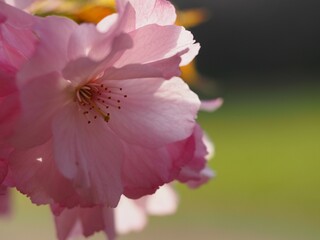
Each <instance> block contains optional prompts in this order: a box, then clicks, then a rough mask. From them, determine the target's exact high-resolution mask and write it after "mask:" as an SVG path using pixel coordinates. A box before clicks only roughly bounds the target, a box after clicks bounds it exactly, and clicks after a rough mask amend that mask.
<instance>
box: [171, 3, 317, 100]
mask: <svg viewBox="0 0 320 240" xmlns="http://www.w3.org/2000/svg"><path fill="white" fill-rule="evenodd" d="M174 2H175V3H176V5H177V6H178V7H179V8H180V9H185V8H194V7H200V8H205V9H207V10H208V12H209V13H210V15H211V17H210V19H209V20H208V21H207V22H205V23H203V24H201V25H199V26H197V27H195V28H193V29H192V32H193V33H194V35H195V37H196V40H197V41H198V42H200V43H201V46H202V48H201V51H200V54H199V56H198V57H197V66H198V69H199V71H200V72H201V73H202V74H204V75H205V76H207V77H209V78H211V79H213V80H214V84H215V88H214V90H212V91H211V94H204V97H212V96H223V97H225V96H226V95H228V93H230V92H234V91H237V90H238V89H239V88H240V89H250V90H251V91H266V90H272V89H275V88H276V89H278V90H280V89H283V90H284V91H286V89H287V88H288V87H289V88H293V87H295V88H300V87H301V86H303V87H306V86H310V87H319V85H318V82H319V80H318V79H319V76H320V74H319V73H320V71H319V66H320V45H319V44H320V14H319V10H320V1H316V0H300V1H297V0H197V1H196V0H176V1H174ZM200 94H201V93H200Z"/></svg>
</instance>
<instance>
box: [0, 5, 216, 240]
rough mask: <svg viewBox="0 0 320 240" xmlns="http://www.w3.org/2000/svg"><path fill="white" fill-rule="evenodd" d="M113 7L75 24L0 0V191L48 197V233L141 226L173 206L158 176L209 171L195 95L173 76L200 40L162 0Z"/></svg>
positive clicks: (204, 175) (167, 178) (197, 181)
mask: <svg viewBox="0 0 320 240" xmlns="http://www.w3.org/2000/svg"><path fill="white" fill-rule="evenodd" d="M17 2H19V1H17ZM25 2H27V1H25ZM116 3H117V5H116V6H117V12H116V13H115V14H112V15H110V16H107V17H105V18H104V19H103V20H102V21H100V22H99V23H98V24H97V25H94V24H80V25H79V24H77V23H75V22H74V21H72V20H70V19H68V18H64V17H58V16H48V17H38V16H34V15H32V14H30V13H27V12H25V11H23V10H21V9H19V8H18V7H17V6H11V5H8V4H7V3H5V2H4V1H0V109H1V111H0V184H1V186H0V188H1V194H2V195H4V196H6V195H5V194H7V189H8V188H16V189H17V190H19V191H20V192H21V193H22V194H25V195H26V196H28V197H29V198H30V200H31V201H32V203H34V204H37V205H50V206H51V209H52V213H53V215H54V217H55V224H56V229H57V235H58V239H59V240H64V239H67V238H68V237H70V236H72V235H73V234H75V233H77V232H78V233H79V232H80V234H82V235H84V236H86V237H87V236H90V235H92V234H94V233H95V232H97V231H104V232H105V233H106V235H107V236H108V238H109V239H110V240H111V239H114V238H115V237H116V234H117V233H124V232H128V231H130V230H132V229H140V228H142V227H143V226H144V224H145V221H146V220H145V217H146V214H147V213H149V214H166V213H170V212H172V211H174V209H175V207H176V202H177V197H176V196H175V193H174V192H173V190H172V189H171V188H170V186H169V185H167V184H169V183H171V182H173V181H175V180H177V181H180V182H182V183H185V184H187V185H188V186H190V187H197V186H200V185H201V184H203V183H205V182H206V181H208V180H209V179H210V178H211V177H212V175H213V172H212V171H211V170H210V169H209V168H208V167H207V155H208V149H207V146H206V144H205V136H204V133H203V131H202V129H201V127H200V126H199V125H198V124H197V123H196V120H195V119H196V116H197V113H198V111H199V109H200V107H201V102H200V100H199V98H198V96H197V95H196V94H195V93H194V92H192V91H191V90H190V89H189V87H188V85H187V84H186V83H185V82H184V81H183V80H182V79H180V78H179V75H180V67H181V66H183V65H186V64H188V63H189V62H190V61H192V59H193V58H194V57H195V56H196V55H197V53H198V51H199V48H200V46H199V44H198V43H195V40H194V38H193V35H192V34H191V33H190V32H189V31H187V30H186V29H184V28H183V27H181V26H177V25H175V24H174V23H175V19H176V14H175V9H174V7H173V5H172V4H171V3H170V2H168V1H166V0H118V1H117V2H116ZM23 7H25V6H23ZM219 104H220V102H219V101H218V102H217V101H213V102H206V103H203V106H204V107H205V108H210V110H212V109H213V108H215V107H216V106H217V105H219ZM1 199H5V198H1ZM1 201H2V200H1ZM1 204H3V203H1ZM128 215H130V217H128ZM132 216H134V217H132Z"/></svg>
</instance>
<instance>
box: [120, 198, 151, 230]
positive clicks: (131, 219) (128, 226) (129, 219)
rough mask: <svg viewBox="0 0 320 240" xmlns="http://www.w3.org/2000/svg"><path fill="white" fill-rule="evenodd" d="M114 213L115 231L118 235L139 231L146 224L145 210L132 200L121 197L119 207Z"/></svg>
mask: <svg viewBox="0 0 320 240" xmlns="http://www.w3.org/2000/svg"><path fill="white" fill-rule="evenodd" d="M114 211H115V225H116V229H117V232H118V233H120V234H126V233H129V232H131V231H141V230H142V229H143V228H144V227H145V225H146V224H147V216H146V212H145V210H144V209H143V208H142V207H141V206H139V205H137V203H136V201H134V200H130V199H128V198H126V197H121V200H120V203H119V206H118V207H117V208H115V210H114Z"/></svg>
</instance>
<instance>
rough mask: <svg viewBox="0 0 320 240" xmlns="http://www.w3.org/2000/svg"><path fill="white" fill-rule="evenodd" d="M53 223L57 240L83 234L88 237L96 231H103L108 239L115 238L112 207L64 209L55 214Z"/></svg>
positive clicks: (64, 239)
mask: <svg viewBox="0 0 320 240" xmlns="http://www.w3.org/2000/svg"><path fill="white" fill-rule="evenodd" d="M54 218H55V224H56V230H57V235H58V239H59V240H66V239H68V238H69V237H75V236H77V235H80V233H81V234H82V235H84V236H85V237H89V236H91V235H93V234H94V233H96V232H99V231H104V232H105V233H106V234H107V235H108V239H110V240H114V239H115V235H116V234H115V227H114V222H113V209H111V208H106V207H104V206H95V207H91V208H79V207H76V208H73V209H65V210H63V211H62V212H61V213H60V214H59V215H55V217H54Z"/></svg>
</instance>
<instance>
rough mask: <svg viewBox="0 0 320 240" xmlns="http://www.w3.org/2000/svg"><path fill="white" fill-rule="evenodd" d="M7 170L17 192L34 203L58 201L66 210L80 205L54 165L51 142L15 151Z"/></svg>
mask: <svg viewBox="0 0 320 240" xmlns="http://www.w3.org/2000/svg"><path fill="white" fill-rule="evenodd" d="M9 168H10V171H11V172H12V173H13V178H14V182H15V184H16V187H17V189H18V190H19V191H20V192H22V193H24V194H26V195H27V196H29V197H30V199H31V201H32V202H33V203H35V204H38V205H39V204H49V203H54V202H57V203H59V204H60V205H62V206H66V207H73V206H75V205H77V204H79V198H78V196H77V195H76V193H75V191H74V188H73V186H72V183H71V182H70V181H68V180H67V179H66V178H64V177H63V176H62V175H61V174H60V172H59V171H58V169H57V167H56V166H55V162H54V159H53V153H52V143H51V142H50V141H49V142H47V143H45V144H43V145H41V146H37V147H35V148H30V149H28V150H24V151H22V150H19V151H18V150H15V151H14V152H13V153H12V154H11V156H10V161H9ZM88 197H90V196H88Z"/></svg>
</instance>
